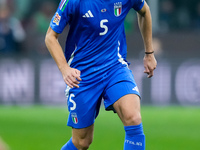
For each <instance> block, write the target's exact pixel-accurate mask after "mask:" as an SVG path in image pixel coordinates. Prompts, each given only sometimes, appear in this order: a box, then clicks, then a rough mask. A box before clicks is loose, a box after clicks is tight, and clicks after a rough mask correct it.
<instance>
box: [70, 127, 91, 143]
mask: <svg viewBox="0 0 200 150" xmlns="http://www.w3.org/2000/svg"><path fill="white" fill-rule="evenodd" d="M93 134H94V124H93V125H91V126H89V127H87V128H82V129H75V128H72V142H73V143H74V145H76V146H77V147H78V146H84V145H86V146H87V145H88V146H89V145H90V144H91V143H92V141H93Z"/></svg>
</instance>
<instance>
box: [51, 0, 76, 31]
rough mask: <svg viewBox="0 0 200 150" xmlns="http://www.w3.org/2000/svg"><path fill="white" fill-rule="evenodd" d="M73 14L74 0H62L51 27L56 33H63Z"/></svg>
mask: <svg viewBox="0 0 200 150" xmlns="http://www.w3.org/2000/svg"><path fill="white" fill-rule="evenodd" d="M72 16H73V0H61V2H60V4H59V7H58V9H57V11H56V13H55V15H54V16H53V18H52V20H51V23H50V27H51V28H52V29H53V30H54V31H55V32H56V33H59V34H60V33H62V31H63V30H64V28H65V26H66V25H67V24H68V23H69V21H70V20H71V18H72Z"/></svg>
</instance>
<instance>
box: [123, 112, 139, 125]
mask: <svg viewBox="0 0 200 150" xmlns="http://www.w3.org/2000/svg"><path fill="white" fill-rule="evenodd" d="M141 122H142V118H141V114H140V112H138V113H135V114H128V115H126V116H125V118H124V125H125V126H130V125H138V124H140V123H141Z"/></svg>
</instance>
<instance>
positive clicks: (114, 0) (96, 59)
mask: <svg viewBox="0 0 200 150" xmlns="http://www.w3.org/2000/svg"><path fill="white" fill-rule="evenodd" d="M143 5H144V0H61V2H60V4H59V7H58V9H57V12H56V13H55V15H54V17H53V18H52V21H51V24H50V27H51V28H52V29H53V30H54V31H55V32H56V33H62V31H63V29H64V28H65V26H66V25H67V24H69V25H70V30H69V33H68V37H67V41H66V47H65V57H66V60H67V62H68V64H69V65H70V67H72V68H76V69H78V70H80V71H81V79H82V81H81V82H80V84H79V87H80V88H72V89H70V88H69V87H67V89H66V95H67V97H68V108H69V111H70V115H69V119H68V125H69V126H72V127H74V128H84V127H87V126H90V125H92V124H93V123H94V119H95V117H97V115H98V111H99V106H100V102H101V99H102V98H104V104H105V107H106V109H110V108H112V104H113V103H114V102H116V101H117V100H118V99H119V98H121V97H122V96H124V95H126V94H137V95H139V91H138V89H137V86H136V83H135V81H134V78H133V75H132V73H131V71H130V70H129V69H128V62H127V61H126V55H127V45H126V37H125V30H124V20H125V17H126V15H127V14H128V12H129V10H130V9H131V8H134V9H135V10H136V11H139V10H140V9H141V8H142V7H143Z"/></svg>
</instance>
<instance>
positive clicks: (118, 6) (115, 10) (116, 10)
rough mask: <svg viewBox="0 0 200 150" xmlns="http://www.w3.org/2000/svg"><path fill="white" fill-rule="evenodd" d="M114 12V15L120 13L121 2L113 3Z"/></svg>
mask: <svg viewBox="0 0 200 150" xmlns="http://www.w3.org/2000/svg"><path fill="white" fill-rule="evenodd" d="M114 14H115V16H116V17H119V16H120V15H121V14H122V2H117V3H114Z"/></svg>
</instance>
